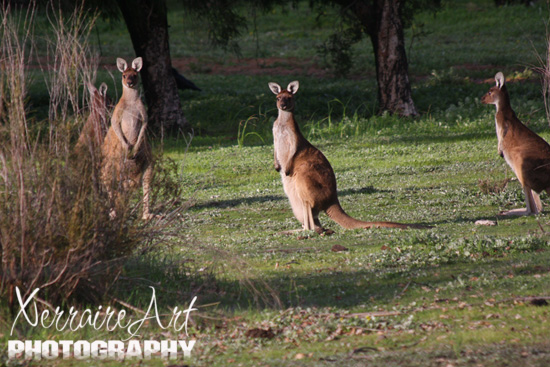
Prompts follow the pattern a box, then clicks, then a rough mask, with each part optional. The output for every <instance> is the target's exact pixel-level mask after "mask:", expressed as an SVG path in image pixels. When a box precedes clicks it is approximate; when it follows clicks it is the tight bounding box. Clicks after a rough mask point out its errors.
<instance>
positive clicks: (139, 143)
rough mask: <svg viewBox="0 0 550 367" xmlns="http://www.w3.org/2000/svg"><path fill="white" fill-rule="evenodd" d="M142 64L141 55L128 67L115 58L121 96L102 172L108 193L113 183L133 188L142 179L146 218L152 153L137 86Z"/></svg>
mask: <svg viewBox="0 0 550 367" xmlns="http://www.w3.org/2000/svg"><path fill="white" fill-rule="evenodd" d="M142 65H143V61H142V59H141V57H138V58H136V59H135V60H134V61H133V62H132V66H131V67H128V65H127V63H126V61H124V60H123V59H120V58H118V59H117V67H118V70H119V71H120V72H122V97H121V98H120V100H119V102H118V104H117V105H116V107H115V110H114V111H113V116H112V118H111V127H110V128H109V131H108V132H107V136H106V137H105V141H104V143H103V146H102V149H101V153H102V156H103V167H102V171H101V175H102V179H103V182H105V184H106V185H107V188H108V190H110V193H112V190H113V188H114V187H115V184H122V185H123V188H135V187H137V186H138V185H139V184H140V183H141V184H142V185H143V219H145V220H148V219H150V218H151V217H152V215H151V214H150V213H149V191H150V185H151V178H152V154H151V147H150V145H149V143H148V142H147V137H146V132H147V112H146V111H145V106H144V105H143V102H142V101H141V98H140V96H139V90H138V81H139V75H138V72H139V71H140V70H141V67H142ZM111 196H112V194H111Z"/></svg>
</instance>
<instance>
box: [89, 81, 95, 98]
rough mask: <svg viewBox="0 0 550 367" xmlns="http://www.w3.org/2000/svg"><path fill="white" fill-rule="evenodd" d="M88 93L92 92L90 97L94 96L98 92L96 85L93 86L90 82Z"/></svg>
mask: <svg viewBox="0 0 550 367" xmlns="http://www.w3.org/2000/svg"><path fill="white" fill-rule="evenodd" d="M88 92H90V96H93V95H94V94H95V92H97V89H96V87H95V85H93V84H92V83H91V82H88Z"/></svg>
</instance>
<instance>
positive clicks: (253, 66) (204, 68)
mask: <svg viewBox="0 0 550 367" xmlns="http://www.w3.org/2000/svg"><path fill="white" fill-rule="evenodd" d="M172 65H173V66H174V67H175V68H176V69H178V70H179V71H180V72H181V73H183V74H215V75H306V76H313V77H327V76H330V75H331V72H330V70H328V69H327V68H324V67H322V66H320V65H319V64H318V63H317V62H316V61H315V60H307V59H298V58H287V57H284V58H283V57H269V58H240V59H237V58H228V59H225V60H214V61H210V62H208V61H207V62H205V61H203V60H199V59H197V58H194V57H185V58H174V59H172Z"/></svg>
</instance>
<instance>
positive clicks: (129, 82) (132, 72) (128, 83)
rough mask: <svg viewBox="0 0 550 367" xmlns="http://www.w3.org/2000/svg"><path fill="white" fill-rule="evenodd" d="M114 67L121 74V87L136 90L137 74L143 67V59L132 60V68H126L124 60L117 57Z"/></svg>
mask: <svg viewBox="0 0 550 367" xmlns="http://www.w3.org/2000/svg"><path fill="white" fill-rule="evenodd" d="M116 66H117V67H118V70H119V71H120V72H121V73H122V85H123V86H125V87H128V88H132V89H135V88H137V85H138V82H139V74H138V72H139V71H140V70H141V67H142V66H143V59H142V58H141V57H138V58H136V59H134V61H132V66H131V67H128V64H127V63H126V60H124V59H121V58H120V57H119V58H117V59H116Z"/></svg>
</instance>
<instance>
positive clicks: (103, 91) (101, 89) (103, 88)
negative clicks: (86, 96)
mask: <svg viewBox="0 0 550 367" xmlns="http://www.w3.org/2000/svg"><path fill="white" fill-rule="evenodd" d="M99 94H101V95H102V96H104V97H105V96H106V95H107V84H105V83H101V85H100V86H99Z"/></svg>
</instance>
